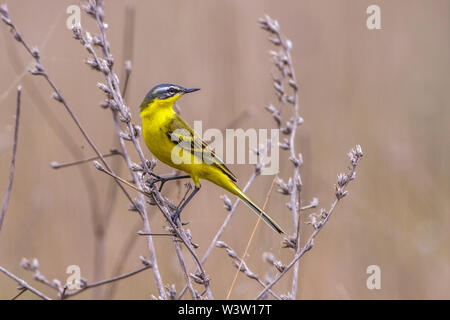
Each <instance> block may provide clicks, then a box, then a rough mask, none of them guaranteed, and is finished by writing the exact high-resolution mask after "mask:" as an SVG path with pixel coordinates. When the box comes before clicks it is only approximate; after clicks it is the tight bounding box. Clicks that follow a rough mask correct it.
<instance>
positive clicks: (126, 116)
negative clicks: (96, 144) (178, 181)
mask: <svg viewBox="0 0 450 320" xmlns="http://www.w3.org/2000/svg"><path fill="white" fill-rule="evenodd" d="M87 10H91V14H93V15H94V16H95V20H96V22H97V25H98V28H99V30H100V37H101V43H102V45H101V47H102V52H103V56H104V58H105V60H104V61H112V56H111V54H110V52H109V44H108V42H107V40H106V32H105V25H104V23H103V18H100V11H101V12H103V8H102V3H101V1H95V2H92V1H90V2H89V4H88V6H87ZM88 13H89V12H88ZM102 16H103V14H102ZM80 33H81V32H80ZM80 37H82V36H81V35H80ZM82 40H83V42H84V44H85V47H86V48H87V49H88V51H89V52H90V53H91V54H92V56H93V57H94V59H95V61H96V63H97V65H98V66H101V65H103V64H102V63H101V61H100V59H99V58H98V56H97V55H96V53H95V51H94V50H93V48H92V46H91V45H90V43H89V41H88V39H85V38H82ZM104 74H105V78H106V80H107V83H108V90H109V92H110V94H111V96H112V99H113V100H114V102H115V105H116V106H117V109H118V110H117V109H114V110H113V118H114V123H115V129H116V134H117V136H118V138H119V143H120V147H121V151H122V154H123V156H124V158H125V161H126V163H127V166H128V168H129V169H130V173H131V175H132V177H133V181H134V183H135V184H136V186H138V184H139V181H140V179H139V177H138V176H137V173H136V172H134V171H133V170H132V169H131V165H132V163H131V160H130V157H129V156H128V153H127V150H126V147H125V143H124V140H123V138H122V136H121V135H120V126H119V119H118V115H117V113H118V112H119V113H120V115H121V117H122V119H123V121H124V122H125V123H126V125H127V127H128V130H129V132H130V136H131V137H132V141H133V144H134V146H135V148H136V151H137V152H138V154H139V157H140V159H141V161H142V166H143V167H144V168H145V169H146V171H148V172H150V170H149V168H148V167H147V163H146V160H145V157H144V155H143V153H142V150H141V148H140V145H139V140H138V139H137V138H136V132H135V129H134V126H133V125H132V123H131V115H130V112H129V111H128V108H127V107H126V106H125V105H124V103H123V98H122V94H121V92H120V89H119V83H118V77H117V76H116V75H115V74H114V73H113V71H112V62H111V63H110V66H109V67H105V68H104ZM109 171H110V170H109ZM138 197H139V199H138V202H137V203H134V202H133V201H132V203H133V204H134V206H135V208H136V209H137V210H138V211H139V213H140V215H141V218H142V220H143V225H144V230H145V231H146V232H148V233H151V230H150V224H149V222H148V215H147V209H146V205H145V198H144V196H143V195H142V194H139V196H138ZM146 238H147V246H148V250H149V259H150V261H151V263H152V265H153V268H152V270H153V275H154V278H155V282H156V286H157V288H158V291H159V295H160V296H161V298H163V299H166V298H167V297H166V293H165V291H164V286H163V282H162V279H161V275H160V273H159V269H158V264H157V261H156V255H155V249H154V245H153V240H152V238H151V236H147V237H146Z"/></svg>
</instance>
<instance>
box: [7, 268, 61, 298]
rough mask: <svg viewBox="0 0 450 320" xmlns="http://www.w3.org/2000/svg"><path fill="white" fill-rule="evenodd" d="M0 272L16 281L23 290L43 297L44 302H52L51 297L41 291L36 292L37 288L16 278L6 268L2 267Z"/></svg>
mask: <svg viewBox="0 0 450 320" xmlns="http://www.w3.org/2000/svg"><path fill="white" fill-rule="evenodd" d="M0 271H1V272H3V273H4V274H6V275H7V276H8V277H10V278H11V279H14V280H15V281H16V282H17V283H18V284H19V285H20V286H21V287H22V288H26V289H27V290H29V291H31V292H33V293H34V294H35V295H37V296H39V297H41V298H42V299H44V300H52V299H50V298H49V297H47V296H46V295H45V294H43V293H42V292H40V291H39V290H36V289H35V288H33V287H32V286H30V285H29V284H28V283H26V282H25V281H24V280H22V279H20V278H19V277H17V276H15V275H14V274H12V273H11V272H9V271H8V270H6V269H5V268H3V267H1V266H0Z"/></svg>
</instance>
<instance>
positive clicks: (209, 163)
mask: <svg viewBox="0 0 450 320" xmlns="http://www.w3.org/2000/svg"><path fill="white" fill-rule="evenodd" d="M198 90H200V89H199V88H190V89H189V88H184V87H182V86H179V85H176V84H170V83H161V84H158V85H156V86H155V87H153V88H152V89H151V90H150V91H149V92H148V93H147V94H146V96H145V97H144V99H143V101H142V103H141V104H140V106H139V108H140V116H141V119H142V136H143V139H144V141H145V144H146V146H147V148H148V149H149V150H150V152H151V153H152V154H153V156H155V157H156V158H157V159H158V160H160V161H161V162H163V163H165V164H166V165H168V166H170V167H172V168H175V169H178V170H181V171H183V172H185V173H186V175H184V176H174V177H170V178H164V177H160V176H157V175H154V176H155V177H156V178H157V181H161V188H162V184H163V183H165V182H166V181H168V180H175V179H181V178H189V177H190V178H191V179H192V181H193V183H194V189H193V190H192V192H191V193H190V194H189V196H187V198H186V200H184V202H183V203H182V204H181V205H180V206H179V207H178V209H177V210H176V212H175V214H174V215H173V216H172V220H173V221H174V222H175V221H176V219H178V218H179V216H180V213H181V211H182V210H183V209H184V208H185V206H186V205H187V204H188V203H189V201H190V200H191V199H192V198H193V197H194V196H195V194H196V193H197V192H198V191H199V190H200V187H201V183H200V180H208V181H210V182H212V183H214V184H216V185H217V186H219V187H221V188H223V189H225V190H227V191H228V192H230V193H231V194H233V195H235V196H237V197H239V198H240V199H241V200H242V201H243V202H244V203H245V204H246V205H247V206H248V207H249V208H250V209H252V210H253V212H255V213H256V214H257V215H258V216H261V218H262V219H263V220H264V221H265V222H266V223H267V224H268V225H269V226H270V227H271V228H272V229H273V230H275V231H276V232H278V233H280V234H284V233H285V232H284V231H283V229H282V228H281V227H280V226H279V225H278V224H277V223H276V222H275V221H274V220H273V219H272V218H271V217H269V216H268V215H267V214H266V213H265V212H264V211H263V210H261V209H260V208H259V207H258V206H257V205H256V204H255V203H254V202H253V201H252V200H250V198H249V197H248V196H247V195H246V194H245V193H244V192H243V191H242V190H241V189H239V187H238V186H237V184H236V182H237V178H236V176H235V175H234V174H233V173H232V172H231V171H230V170H229V169H228V168H227V166H226V165H225V163H224V162H223V161H222V160H221V159H220V158H219V157H218V156H217V155H216V154H215V152H214V150H212V148H210V147H209V146H208V144H207V143H206V142H205V141H203V140H202V138H201V137H200V136H199V135H198V134H197V133H196V132H194V130H193V129H192V128H191V127H190V126H189V124H187V123H186V121H184V120H183V118H181V117H180V116H179V115H178V114H177V113H176V112H175V111H174V109H173V107H174V104H175V102H176V101H177V100H178V99H179V98H181V97H182V96H184V95H185V94H188V93H192V92H195V91H198Z"/></svg>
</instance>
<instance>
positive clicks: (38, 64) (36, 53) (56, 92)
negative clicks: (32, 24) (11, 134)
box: [1, 9, 133, 201]
mask: <svg viewBox="0 0 450 320" xmlns="http://www.w3.org/2000/svg"><path fill="white" fill-rule="evenodd" d="M6 12H7V11H6ZM1 15H2V20H3V22H4V23H5V24H6V25H8V26H9V27H10V28H11V30H12V33H13V35H14V38H15V39H16V40H17V41H18V42H20V43H21V44H22V45H23V46H24V47H25V49H26V50H27V51H28V53H29V54H30V55H31V56H32V57H33V59H34V60H35V61H36V68H35V69H33V70H31V71H30V72H31V73H32V74H33V75H40V76H43V77H44V79H45V80H46V81H47V83H48V84H49V85H50V87H51V88H52V89H53V92H54V96H53V97H54V98H55V99H56V100H57V101H59V102H60V103H62V104H63V105H64V108H65V109H66V111H67V112H68V113H69V115H70V117H71V118H72V120H73V121H74V122H75V124H76V126H77V127H78V129H79V130H80V132H81V134H82V135H83V137H84V138H85V140H86V141H87V142H88V144H89V146H90V147H91V148H92V150H94V152H95V153H96V154H97V156H98V157H99V158H100V160H101V161H102V162H103V164H104V165H105V167H107V168H108V170H109V165H108V163H107V162H106V160H105V158H104V157H103V155H102V154H101V153H100V151H99V150H98V148H97V147H96V146H95V144H94V143H93V142H92V140H91V138H90V137H89V135H88V134H87V132H86V131H85V130H84V128H83V126H82V125H81V123H80V121H79V120H78V118H77V117H76V115H75V114H74V113H73V111H72V109H71V108H70V107H69V105H68V104H67V102H66V100H65V99H64V97H63V96H62V95H61V91H60V90H59V89H58V88H57V87H56V85H55V84H54V82H53V81H52V80H51V79H50V77H49V76H48V74H47V73H46V71H45V69H44V66H43V65H42V64H41V62H40V53H39V51H38V50H37V49H33V50H32V49H31V48H30V46H29V45H28V44H27V43H26V42H25V40H24V39H23V37H22V35H21V34H20V33H19V31H18V29H17V27H16V26H15V24H14V23H13V22H12V21H11V19H10V18H9V16H8V15H5V11H4V9H3V10H2V12H1ZM109 171H111V170H109ZM117 183H118V184H119V186H120V187H121V189H122V190H123V191H124V193H125V194H126V195H127V197H128V198H129V200H130V201H133V199H132V198H131V196H130V195H129V194H128V193H127V191H126V190H125V189H124V188H123V186H122V185H120V183H119V182H118V181H117Z"/></svg>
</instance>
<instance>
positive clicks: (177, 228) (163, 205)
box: [151, 192, 213, 300]
mask: <svg viewBox="0 0 450 320" xmlns="http://www.w3.org/2000/svg"><path fill="white" fill-rule="evenodd" d="M151 197H152V198H153V200H154V202H155V203H156V205H157V206H158V208H159V209H160V210H161V212H162V213H163V214H164V216H165V218H166V220H167V222H168V223H169V225H170V227H171V229H172V230H173V231H174V232H175V233H176V235H177V236H178V237H179V239H181V241H182V242H183V243H184V245H185V246H186V247H187V248H188V250H189V252H190V253H191V255H192V257H193V258H194V261H195V263H196V264H197V268H198V270H200V274H199V275H198V276H197V278H198V279H199V282H202V284H203V285H204V286H205V290H206V294H207V296H208V299H210V300H212V299H213V295H212V293H211V289H210V287H209V279H208V278H207V275H206V272H205V270H204V269H203V266H202V264H201V262H200V260H199V258H198V256H197V254H196V252H195V250H194V248H193V247H192V245H191V242H190V240H189V239H187V236H186V232H185V231H184V228H183V226H182V224H181V222H180V220H179V219H177V225H175V224H174V223H173V222H172V213H171V210H170V208H169V207H168V204H167V202H166V201H165V199H164V198H163V197H162V196H161V194H160V193H159V192H153V193H152V194H151ZM175 241H177V240H175ZM175 241H174V242H175Z"/></svg>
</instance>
